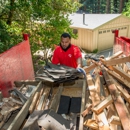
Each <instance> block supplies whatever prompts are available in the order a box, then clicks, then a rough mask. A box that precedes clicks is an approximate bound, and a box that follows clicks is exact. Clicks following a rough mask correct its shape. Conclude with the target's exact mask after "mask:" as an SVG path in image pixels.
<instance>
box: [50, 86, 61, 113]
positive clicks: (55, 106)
mask: <svg viewBox="0 0 130 130" xmlns="http://www.w3.org/2000/svg"><path fill="white" fill-rule="evenodd" d="M62 91H63V83H62V84H60V86H59V88H58V91H57V93H56V94H55V95H54V98H53V99H52V102H51V104H50V107H49V108H50V109H52V110H53V111H54V112H56V111H57V109H58V105H59V102H60V96H61V94H62Z"/></svg>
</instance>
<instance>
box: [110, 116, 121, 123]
mask: <svg viewBox="0 0 130 130" xmlns="http://www.w3.org/2000/svg"><path fill="white" fill-rule="evenodd" d="M108 121H109V123H111V124H115V125H121V121H120V118H119V117H118V116H112V117H111V118H110V119H109V120H108Z"/></svg>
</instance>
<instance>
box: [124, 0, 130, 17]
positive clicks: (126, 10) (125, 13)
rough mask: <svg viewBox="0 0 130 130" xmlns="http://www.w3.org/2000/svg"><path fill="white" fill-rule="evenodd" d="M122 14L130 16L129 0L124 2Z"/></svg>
mask: <svg viewBox="0 0 130 130" xmlns="http://www.w3.org/2000/svg"><path fill="white" fill-rule="evenodd" d="M123 14H124V15H125V16H128V17H130V0H128V2H127V3H126V8H125V9H124V10H123Z"/></svg>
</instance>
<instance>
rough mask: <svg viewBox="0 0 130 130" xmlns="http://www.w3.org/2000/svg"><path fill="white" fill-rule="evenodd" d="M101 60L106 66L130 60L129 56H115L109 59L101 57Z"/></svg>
mask: <svg viewBox="0 0 130 130" xmlns="http://www.w3.org/2000/svg"><path fill="white" fill-rule="evenodd" d="M101 61H103V63H104V64H105V65H106V66H110V65H117V64H121V63H126V62H130V56H127V57H121V58H116V59H110V60H103V59H101Z"/></svg>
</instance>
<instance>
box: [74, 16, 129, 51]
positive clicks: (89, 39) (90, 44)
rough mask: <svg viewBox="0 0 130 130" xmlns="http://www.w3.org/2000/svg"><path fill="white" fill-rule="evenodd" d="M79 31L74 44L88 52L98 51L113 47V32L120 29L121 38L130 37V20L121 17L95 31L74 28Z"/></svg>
mask: <svg viewBox="0 0 130 130" xmlns="http://www.w3.org/2000/svg"><path fill="white" fill-rule="evenodd" d="M73 29H77V30H78V38H77V39H72V43H73V44H75V45H78V46H80V47H81V48H84V49H86V50H88V51H91V52H92V51H94V50H95V49H98V51H101V50H105V49H109V48H112V47H113V43H114V34H113V33H112V30H115V29H119V36H126V37H130V19H129V18H127V17H124V16H120V17H118V18H116V19H114V20H112V21H109V22H107V23H105V24H104V25H102V26H100V27H98V28H96V29H94V30H90V29H83V28H73Z"/></svg>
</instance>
